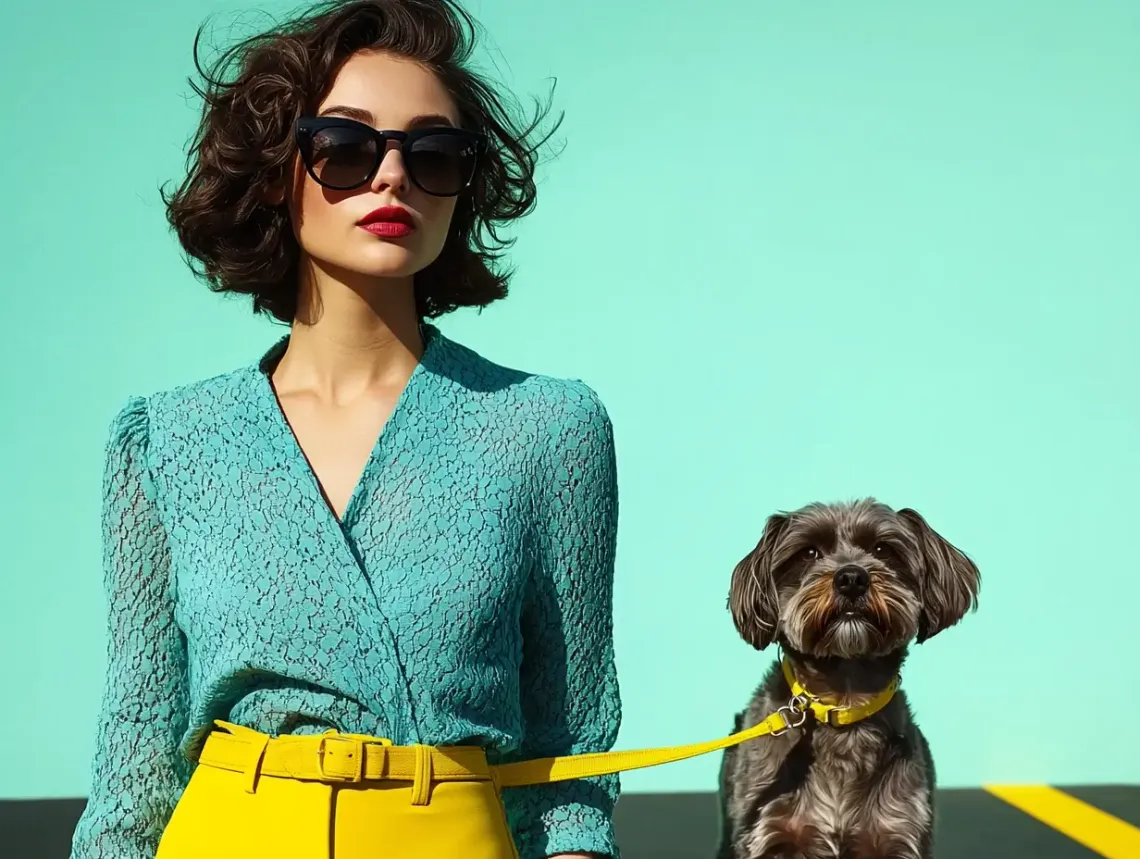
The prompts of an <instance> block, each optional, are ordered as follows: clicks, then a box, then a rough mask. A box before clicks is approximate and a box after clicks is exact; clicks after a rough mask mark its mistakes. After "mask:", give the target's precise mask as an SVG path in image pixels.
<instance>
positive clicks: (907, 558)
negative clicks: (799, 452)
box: [728, 499, 980, 659]
mask: <svg viewBox="0 0 1140 859" xmlns="http://www.w3.org/2000/svg"><path fill="white" fill-rule="evenodd" d="M979 586H980V576H979V573H978V568H977V566H975V565H974V563H973V561H971V560H970V559H969V558H967V557H966V556H965V555H964V554H963V553H962V552H961V551H959V550H958V549H956V548H955V547H954V546H952V545H950V543H948V542H947V541H946V540H945V539H943V538H942V537H941V536H939V535H938V534H937V533H935V531H934V530H933V529H932V528H931V527H930V526H929V525H928V524H927V523H926V520H925V519H923V518H922V516H920V515H919V514H918V513H917V512H915V511H914V510H910V509H904V510H898V511H895V510H892V509H891V508H890V507H888V506H886V505H885V504H881V503H879V502H877V501H875V500H874V499H865V500H862V501H858V502H855V503H851V504H809V505H808V506H806V507H804V508H801V509H800V510H797V511H795V512H793V513H778V514H776V515H774V516H772V517H770V518H769V519H768V522H767V524H766V526H765V528H764V534H763V536H762V537H761V538H760V542H759V543H758V544H757V546H756V548H755V549H753V550H752V551H751V552H750V553H749V554H748V555H747V556H745V557H744V558H743V559H742V560H741V561H740V563H738V564H737V565H736V569H735V570H734V571H733V574H732V585H731V589H730V592H729V599H728V604H729V609H730V610H731V612H732V619H733V622H734V623H735V624H736V628H737V630H738V631H739V632H740V634H741V636H742V637H743V638H744V639H745V640H746V641H748V642H749V643H750V644H751V645H752V646H753V647H756V648H758V649H761V650H762V649H763V648H765V647H767V646H768V645H769V644H771V643H772V642H773V641H775V640H781V641H784V642H786V644H787V645H788V646H789V647H792V648H794V649H795V650H797V651H799V652H801V653H807V654H811V655H813V656H836V657H839V658H842V659H851V658H854V657H860V656H881V655H884V654H887V653H891V652H893V651H896V650H898V649H900V648H902V647H903V646H904V645H906V644H907V643H908V642H909V641H910V640H911V639H916V640H917V641H918V642H919V643H921V642H923V641H926V640H927V639H929V638H932V637H934V636H935V635H937V634H938V633H939V632H941V631H942V630H944V629H946V628H947V627H950V626H953V625H954V624H956V623H957V622H958V621H959V620H961V619H962V617H963V616H964V615H965V614H966V612H967V611H969V610H970V609H973V608H976V607H977V599H978V589H979Z"/></svg>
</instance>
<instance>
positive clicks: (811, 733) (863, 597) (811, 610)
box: [717, 498, 981, 859]
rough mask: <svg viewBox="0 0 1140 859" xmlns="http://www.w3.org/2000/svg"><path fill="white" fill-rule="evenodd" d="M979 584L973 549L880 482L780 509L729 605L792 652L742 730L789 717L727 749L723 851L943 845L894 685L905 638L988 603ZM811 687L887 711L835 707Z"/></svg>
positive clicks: (926, 854)
mask: <svg viewBox="0 0 1140 859" xmlns="http://www.w3.org/2000/svg"><path fill="white" fill-rule="evenodd" d="M980 585H981V577H980V574H979V571H978V567H977V566H976V565H975V563H974V562H973V561H972V560H971V559H970V558H968V557H967V556H966V555H965V554H964V553H963V552H962V551H961V550H959V549H957V548H956V547H955V546H953V545H951V544H950V543H949V542H947V541H946V540H945V539H944V538H943V537H941V536H940V535H939V534H938V533H936V532H935V531H934V530H933V529H932V528H931V527H930V525H928V524H927V522H926V520H925V519H924V518H923V517H922V516H921V515H919V513H917V512H916V511H915V510H912V509H909V508H906V509H900V510H898V511H895V510H893V509H892V508H890V507H888V506H887V505H885V504H882V503H880V502H878V501H877V500H875V499H874V498H868V499H863V500H859V501H854V502H848V503H841V504H821V503H815V504H809V505H808V506H806V507H803V508H801V509H799V510H796V511H794V512H782V513H777V514H775V515H773V516H771V517H769V519H768V521H767V523H766V524H765V527H764V530H763V534H762V536H761V538H760V541H759V543H758V544H757V545H756V547H755V548H754V549H753V550H752V551H751V552H750V553H749V554H748V555H746V556H745V557H744V558H743V559H742V560H741V561H740V562H739V563H738V564H737V565H736V567H735V569H734V570H733V573H732V581H731V585H730V588H729V597H728V609H729V611H730V612H731V614H732V619H733V623H734V624H735V626H736V629H737V631H738V632H739V633H740V635H741V637H742V638H743V639H744V640H745V641H747V642H748V643H750V644H751V645H752V646H753V647H755V648H756V649H758V650H763V649H765V648H767V647H768V646H770V645H771V644H773V643H776V644H778V646H779V647H780V649H781V650H782V652H783V658H782V659H781V660H779V661H778V662H777V663H776V664H774V665H773V666H772V668H771V669H770V670H769V671H768V673H767V675H766V676H765V677H764V679H763V681H762V682H761V684H760V686H759V688H758V689H757V690H756V692H755V694H754V695H753V697H752V699H751V701H750V703H749V705H748V707H747V709H745V710H744V711H742V712H741V713H739V714H738V715H737V716H736V723H735V726H734V730H735V731H741V730H743V729H745V728H749V727H751V726H753V725H756V724H758V723H759V722H762V721H763V720H764V719H765V718H767V717H768V716H769V715H770V714H772V713H774V712H776V711H778V710H781V708H784V709H783V710H782V711H781V714H782V715H786V716H788V718H787V719H786V720H785V722H784V723H782V725H781V728H780V729H779V730H777V731H776V732H775V735H772V736H763V737H757V738H755V739H752V740H747V741H745V742H744V743H741V744H740V745H738V746H735V747H730V748H729V749H728V750H727V751H726V752H725V755H724V758H723V761H722V765H721V771H720V779H719V781H720V784H719V791H720V820H721V834H720V846H719V849H718V853H717V857H718V859H932V857H933V831H934V809H933V791H934V785H935V771H934V762H933V760H932V758H931V754H930V747H929V745H928V744H927V741H926V738H925V737H924V736H923V734H922V732H921V731H920V730H919V728H918V725H917V724H915V721H914V718H913V715H912V713H911V710H910V706H909V705H908V703H907V700H906V696H905V694H904V693H903V692H902V691H901V690H898V691H893V690H894V688H895V686H896V685H897V682H898V675H899V670H900V668H901V667H902V664H903V661H904V660H905V658H906V655H907V648H908V645H909V644H910V643H911V642H912V641H913V642H914V643H918V644H921V643H922V642H924V641H928V640H929V639H931V638H933V637H934V636H936V635H937V634H938V633H940V632H942V631H943V630H945V629H947V628H948V627H951V626H953V625H955V624H956V623H958V621H960V620H961V619H962V618H963V617H964V616H965V614H966V613H967V612H968V611H973V610H976V608H977V604H978V591H979V588H980ZM789 677H790V678H792V679H793V680H795V681H796V682H798V684H800V686H801V687H802V690H801V691H802V695H801V697H799V698H798V699H796V700H793V690H792V686H791V685H789ZM892 692H893V694H892ZM884 700H886V704H885V706H883V705H882V702H883V701H884ZM809 701H810V702H815V703H816V704H820V705H823V706H822V707H821V708H820V709H823V710H825V709H827V708H828V707H830V706H835V705H838V707H839V708H844V707H846V708H854V709H851V710H850V711H849V712H848V714H847V716H846V717H844V718H848V717H850V718H856V717H858V716H860V714H861V713H865V712H866V711H867V710H868V709H870V710H875V712H873V713H871V714H870V715H867V716H866V717H865V718H858V720H856V721H852V722H850V723H849V724H847V723H842V722H843V719H835V720H834V721H832V720H833V716H835V715H842V713H841V711H840V712H837V713H835V714H832V713H828V715H827V717H826V718H827V720H828V721H827V723H825V722H823V721H821V720H820V718H819V716H818V715H817V714H816V713H815V712H813V709H812V708H809V707H807V704H808V702H809ZM877 706H881V709H876V707H877ZM859 708H863V709H862V710H860V709H859ZM793 725H797V726H795V727H793Z"/></svg>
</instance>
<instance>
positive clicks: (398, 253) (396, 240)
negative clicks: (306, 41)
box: [290, 53, 460, 278]
mask: <svg viewBox="0 0 1140 859" xmlns="http://www.w3.org/2000/svg"><path fill="white" fill-rule="evenodd" d="M317 113H318V115H320V116H341V117H347V118H349V119H355V120H358V121H360V122H363V123H365V124H366V125H370V126H372V127H373V128H376V129H380V130H387V131H394V130H399V131H411V130H413V129H416V128H420V127H424V126H435V127H438V126H441V125H451V126H458V125H459V124H460V120H459V116H458V111H457V109H456V106H455V104H454V102H453V100H452V98H451V96H450V95H449V94H448V92H447V91H446V90H445V89H444V87H443V85H442V84H441V83H440V81H439V79H438V78H437V77H436V76H435V75H434V74H433V73H432V72H430V71H428V70H427V69H425V68H423V67H422V66H420V65H418V64H416V63H414V62H411V61H409V60H404V59H401V58H398V57H394V56H391V55H388V54H382V53H358V54H356V55H354V56H352V57H351V58H350V59H349V60H348V61H347V62H346V63H345V64H344V65H343V66H342V68H341V70H340V73H339V74H338V75H337V77H336V80H335V81H334V82H333V85H332V88H331V89H330V90H329V93H328V95H327V96H326V97H325V99H324V101H322V102H321V105H320V107H319V108H318V111H317ZM318 134H319V132H318ZM293 189H294V190H293V194H292V199H291V202H290V213H291V216H292V220H293V229H294V232H295V234H296V236H297V241H298V242H299V243H300V245H301V248H302V250H303V252H304V254H305V256H307V257H309V258H310V259H311V260H312V261H313V262H314V263H316V264H317V265H318V266H319V267H320V268H322V269H324V270H326V271H334V272H337V273H338V274H340V275H341V276H345V275H347V276H348V277H349V278H351V277H352V276H353V275H363V276H365V277H375V278H403V277H409V276H411V275H414V274H415V273H416V272H418V271H421V270H422V269H424V268H426V267H427V266H428V265H429V264H430V263H432V262H433V261H434V260H435V259H436V257H437V256H439V253H440V250H441V249H442V248H443V243H444V240H445V239H446V238H447V233H448V229H449V227H450V225H451V216H452V214H453V213H454V211H455V197H436V196H432V195H430V194H427V193H426V192H424V191H423V190H421V189H420V188H418V187H417V186H416V185H415V184H414V183H413V182H412V181H411V179H410V178H409V176H408V173H407V168H406V165H405V164H404V161H403V157H402V155H401V154H400V149H399V144H398V143H397V142H396V141H389V143H388V149H387V151H386V152H385V154H384V156H383V160H382V162H381V164H380V167H379V169H378V170H377V171H376V174H375V175H374V176H373V177H372V180H371V182H369V183H368V184H366V185H363V186H361V187H359V188H356V189H354V190H350V191H336V190H331V189H329V188H325V187H323V186H322V185H320V184H318V183H317V182H316V181H315V180H314V179H313V178H312V176H310V175H309V174H308V173H307V172H306V170H305V166H304V164H303V163H302V162H301V159H300V157H298V158H297V164H296V169H295V172H294V184H293ZM387 206H396V207H399V208H401V209H403V210H405V211H406V213H407V215H408V216H409V217H410V219H411V223H412V229H411V231H410V232H408V231H407V230H405V229H401V228H400V227H398V226H393V225H392V224H390V223H389V224H387V225H384V224H371V225H369V224H367V222H366V223H364V224H362V223H361V222H362V219H367V218H368V216H369V215H370V213H373V212H375V211H376V210H377V209H380V208H382V207H387ZM404 232H407V235H403V234H402V233H404Z"/></svg>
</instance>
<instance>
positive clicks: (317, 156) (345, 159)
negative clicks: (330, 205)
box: [309, 126, 376, 190]
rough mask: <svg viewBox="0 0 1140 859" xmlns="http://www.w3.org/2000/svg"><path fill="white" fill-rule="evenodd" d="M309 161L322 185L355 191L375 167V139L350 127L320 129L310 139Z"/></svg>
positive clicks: (362, 131) (365, 132)
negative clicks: (353, 189)
mask: <svg viewBox="0 0 1140 859" xmlns="http://www.w3.org/2000/svg"><path fill="white" fill-rule="evenodd" d="M310 152H311V154H310V158H309V161H310V163H311V165H312V169H313V172H314V173H316V174H317V177H318V179H319V181H320V182H321V184H322V185H326V186H328V187H330V188H340V189H345V190H347V189H349V188H356V187H358V186H360V185H362V184H363V183H364V182H366V181H367V180H368V176H369V174H370V173H371V172H372V170H373V168H375V166H376V140H375V138H373V137H372V136H371V135H369V134H368V132H367V131H364V130H362V129H356V128H351V127H349V126H332V127H330V128H322V129H321V130H320V131H318V132H316V133H315V134H313V136H312V144H311V150H310Z"/></svg>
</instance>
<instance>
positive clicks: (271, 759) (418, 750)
mask: <svg viewBox="0 0 1140 859" xmlns="http://www.w3.org/2000/svg"><path fill="white" fill-rule="evenodd" d="M782 665H783V671H784V679H786V680H787V682H788V686H789V688H790V689H791V690H792V697H791V698H790V699H789V700H788V703H787V704H785V705H784V706H783V707H780V708H779V709H777V710H776V712H774V713H772V714H771V715H770V716H768V718H766V719H765V720H764V721H762V722H760V723H759V724H758V725H754V726H753V727H751V728H747V729H745V730H743V731H739V732H737V733H735V734H731V735H730V736H727V737H722V738H721V739H719V740H712V741H710V742H707V743H693V744H692V745H687V746H671V747H666V748H661V749H639V750H634V751H621V752H594V753H591V754H584V755H567V756H563V757H550V758H538V759H536V760H528V761H519V762H517V763H510V764H498V765H494V766H488V764H487V761H486V756H485V754H484V753H483V750H482V749H479V748H477V747H474V746H471V747H467V746H458V747H441V748H433V747H429V746H406V747H399V746H393V745H392V743H391V741H390V740H386V739H383V738H377V737H368V736H362V735H357V734H342V733H340V732H339V731H326V732H325V733H324V734H323V735H297V736H286V737H279V738H274V739H272V740H271V739H270V738H269V737H267V736H266V735H264V734H261V733H259V732H258V731H254V730H252V729H250V728H245V727H242V726H240V725H233V724H230V723H229V722H224V721H220V720H219V721H217V723H216V724H217V725H218V726H219V727H220V728H224V729H225V731H224V732H219V731H215V732H213V733H212V734H210V736H209V737H207V739H206V743H205V745H204V747H203V748H202V750H201V752H200V754H199V756H198V761H199V763H203V764H207V765H210V766H215V767H221V768H223V769H229V770H235V771H237V772H242V773H245V774H246V778H247V780H248V783H247V786H246V789H247V790H248V791H250V792H252V791H253V790H254V784H255V783H256V780H257V778H258V776H259V775H274V776H282V777H290V778H301V779H314V780H320V781H333V782H359V781H368V780H384V779H401V780H410V781H413V782H414V783H415V785H418V786H419V787H418V788H417V789H416V790H415V792H414V793H415V797H416V798H417V801H418V802H421V803H422V802H425V801H426V799H425V795H424V794H423V791H424V790H426V788H425V787H424V786H425V785H427V784H429V783H430V782H432V781H468V780H471V779H487V778H488V777H489V778H491V779H492V780H494V781H495V783H496V784H498V785H499V787H522V786H525V785H535V784H548V783H550V782H558V781H568V780H571V779H579V778H590V777H591V776H600V775H610V774H612V773H617V772H625V771H627V770H635V769H644V768H645V767H655V766H660V765H661V764H668V763H673V762H674V761H680V760H685V759H686V758H692V757H697V756H698V755H703V754H707V753H708V752H715V751H717V750H719V749H727V748H729V747H730V746H736V745H739V744H740V743H743V742H747V741H748V740H752V739H756V738H757V737H763V736H766V735H770V736H779V735H780V734H783V733H785V732H787V731H789V730H791V729H792V728H798V727H800V726H801V725H803V724H804V723H805V722H806V721H807V720H808V718H809V716H810V717H814V718H815V719H817V720H818V721H819V722H821V723H822V724H825V725H830V726H831V727H839V726H842V725H851V724H854V723H855V722H858V721H860V720H862V719H866V718H867V717H868V716H870V715H872V714H873V713H877V712H878V711H879V710H881V709H883V707H885V706H887V704H888V703H889V702H890V700H891V698H893V697H894V695H895V691H896V690H897V689H898V686H899V678H898V677H897V676H896V677H895V678H894V679H892V680H891V682H890V683H889V684H888V685H887V688H885V689H884V690H883V691H881V692H879V693H878V694H877V695H875V697H874V698H872V699H871V700H870V701H868V702H867V703H866V704H861V705H859V706H857V707H841V706H839V705H837V704H829V703H825V702H824V701H822V700H821V699H820V698H819V697H817V696H815V695H812V694H811V692H809V691H808V690H807V689H805V688H804V687H803V685H802V684H801V683H800V682H799V681H798V680H797V679H796V677H795V674H794V672H793V671H792V667H791V664H790V663H789V662H788V661H787V659H784V660H783V661H782Z"/></svg>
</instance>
